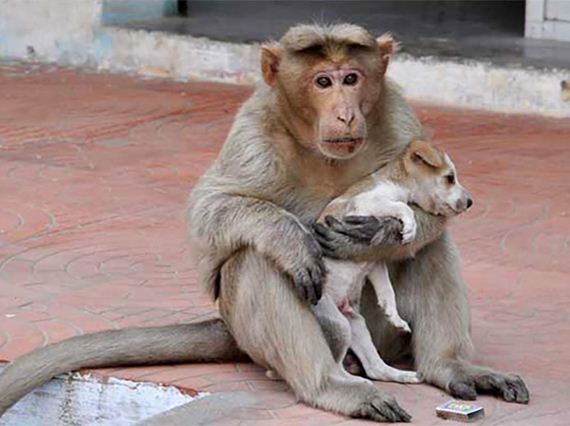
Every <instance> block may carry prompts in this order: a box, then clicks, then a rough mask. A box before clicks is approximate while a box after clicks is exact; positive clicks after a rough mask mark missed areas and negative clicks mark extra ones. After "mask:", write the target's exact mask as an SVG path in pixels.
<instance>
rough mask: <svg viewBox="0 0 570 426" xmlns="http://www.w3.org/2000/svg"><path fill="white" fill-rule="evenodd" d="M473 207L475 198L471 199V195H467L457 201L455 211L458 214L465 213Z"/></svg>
mask: <svg viewBox="0 0 570 426" xmlns="http://www.w3.org/2000/svg"><path fill="white" fill-rule="evenodd" d="M472 205H473V198H471V194H469V193H465V194H464V195H463V196H462V197H460V198H459V199H458V200H457V203H456V204H455V211H456V212H457V213H461V212H464V211H466V210H469V208H470V207H471V206H472Z"/></svg>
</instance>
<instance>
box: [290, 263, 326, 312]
mask: <svg viewBox="0 0 570 426" xmlns="http://www.w3.org/2000/svg"><path fill="white" fill-rule="evenodd" d="M325 276H326V273H325V268H324V265H323V266H322V267H321V266H318V265H315V266H313V267H311V268H307V269H300V270H298V271H297V272H295V274H294V275H293V282H294V284H295V288H296V290H297V294H298V295H299V297H300V298H301V299H303V300H306V301H308V302H309V303H310V304H312V305H316V304H317V303H318V302H319V300H320V298H321V296H322V294H323V282H324V280H325Z"/></svg>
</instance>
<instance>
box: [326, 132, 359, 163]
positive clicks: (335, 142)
mask: <svg viewBox="0 0 570 426" xmlns="http://www.w3.org/2000/svg"><path fill="white" fill-rule="evenodd" d="M364 142H365V139H364V138H354V137H343V138H328V139H322V140H321V143H320V144H319V145H320V148H321V151H322V152H323V154H325V155H326V156H327V157H331V158H335V159H347V158H351V157H352V156H353V155H355V154H356V153H357V152H359V151H360V148H362V147H363V146H364Z"/></svg>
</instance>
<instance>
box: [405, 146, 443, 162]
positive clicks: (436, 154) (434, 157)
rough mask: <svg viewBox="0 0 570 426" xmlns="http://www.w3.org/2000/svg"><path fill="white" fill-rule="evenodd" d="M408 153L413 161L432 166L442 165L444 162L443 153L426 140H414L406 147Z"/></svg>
mask: <svg viewBox="0 0 570 426" xmlns="http://www.w3.org/2000/svg"><path fill="white" fill-rule="evenodd" d="M408 155H409V157H410V159H411V160H412V162H414V163H422V164H425V165H427V166H430V167H434V168H439V167H442V166H443V164H444V159H443V153H442V152H441V151H440V150H439V149H437V148H436V147H435V146H433V145H432V144H431V143H429V142H426V141H422V140H414V141H413V142H412V143H411V144H410V146H409V147H408Z"/></svg>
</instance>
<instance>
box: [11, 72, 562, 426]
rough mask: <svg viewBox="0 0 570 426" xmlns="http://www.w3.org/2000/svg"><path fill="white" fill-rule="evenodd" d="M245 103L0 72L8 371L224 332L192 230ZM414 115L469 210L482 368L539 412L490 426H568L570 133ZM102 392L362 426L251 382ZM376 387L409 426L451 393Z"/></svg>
mask: <svg viewBox="0 0 570 426" xmlns="http://www.w3.org/2000/svg"><path fill="white" fill-rule="evenodd" d="M249 92H250V89H248V88H244V87H237V86H229V85H218V84H209V83H191V84H181V83H171V82H162V81H142V80H137V79H133V78H130V77H126V76H109V75H93V74H82V73H78V72H76V71H70V70H62V69H57V68H53V67H47V66H42V67H35V68H31V67H29V66H28V67H26V68H24V67H23V66H20V65H14V64H3V65H0V117H1V120H0V193H1V194H2V197H1V200H0V357H1V358H2V359H5V360H10V359H13V358H14V357H16V356H18V355H21V354H23V353H25V352H27V351H29V350H31V349H33V348H35V347H38V346H41V345H45V344H47V343H49V342H52V341H56V340H60V339H63V338H65V337H69V336H73V335H77V334H80V333H85V332H90V331H96V330H102V329H108V328H118V327H124V326H129V325H151V324H155V325H159V324H169V323H174V322H188V321H195V320H199V319H203V318H207V317H210V316H212V315H214V313H215V311H214V306H213V305H212V304H211V303H210V302H209V300H208V299H207V298H206V297H205V296H204V295H203V294H202V293H201V292H200V289H199V286H198V285H197V283H196V274H195V271H194V270H193V267H192V262H191V260H190V259H189V256H188V254H189V253H188V247H187V246H186V245H185V241H184V232H183V231H184V218H183V212H184V206H185V201H186V198H187V195H188V193H189V190H190V189H191V187H192V183H193V182H195V180H196V179H197V177H198V176H200V174H201V173H202V172H203V171H204V170H205V168H206V167H207V166H208V164H210V162H211V161H212V160H213V159H214V158H215V156H216V153H217V151H218V150H219V148H220V146H221V144H222V142H223V140H224V137H225V134H226V132H227V130H228V128H229V126H230V124H231V122H232V118H233V114H234V113H235V111H236V108H237V107H238V106H239V104H240V103H241V102H242V101H243V100H244V99H245V98H246V97H247V96H248V94H249ZM416 108H417V112H418V115H419V116H420V118H421V119H422V121H423V122H424V123H425V124H426V126H427V127H428V128H429V129H430V131H431V132H432V133H433V134H434V137H435V139H436V140H438V141H439V142H440V143H441V144H442V145H443V146H444V147H445V148H446V149H447V150H449V152H450V153H451V154H452V155H453V157H454V159H455V161H456V164H457V166H458V168H459V171H460V174H461V176H462V178H463V179H462V180H463V182H464V184H465V185H466V186H468V187H469V188H470V190H471V191H472V192H473V194H474V197H475V200H476V203H475V207H474V208H473V210H472V211H470V212H469V213H468V214H466V215H465V216H464V217H462V218H461V219H460V220H458V221H457V222H456V223H455V224H454V225H453V227H454V233H455V236H456V239H457V241H458V244H459V246H460V249H461V251H462V254H463V263H464V273H465V276H466V278H467V281H468V283H469V286H470V292H471V301H472V306H473V334H474V340H475V344H476V346H477V349H478V352H477V360H478V361H480V362H481V363H484V364H486V365H489V366H491V367H495V368H498V369H502V370H512V371H516V372H519V373H521V374H522V375H524V377H525V378H526V380H527V381H528V384H529V387H530V389H531V392H532V397H533V398H532V402H531V404H530V405H529V406H517V405H511V404H506V403H504V402H501V401H498V400H495V399H493V398H488V397H484V398H481V399H480V402H481V403H482V404H483V405H484V406H485V408H486V410H487V413H488V414H487V418H486V420H484V421H483V422H481V423H480V424H485V425H499V424H500V425H505V424H510V425H515V424H516V425H562V424H568V423H569V422H570V421H569V420H568V418H569V417H568V416H569V415H570V411H569V410H570V408H569V407H570V387H569V385H568V383H570V368H569V367H568V360H569V359H570V343H569V342H570V310H569V309H570V308H569V307H570V288H569V285H570V253H569V240H570V218H569V216H570V179H569V177H570V174H569V170H570V145H569V143H570V119H566V120H555V119H547V118H541V117H528V116H509V115H502V114H489V113H483V112H474V111H463V110H455V109H449V108H441V107H434V106H426V105H416ZM95 374H99V375H102V376H104V377H107V376H109V375H113V376H118V377H124V378H130V379H134V380H150V381H156V382H161V383H174V384H176V385H178V386H181V387H183V388H186V389H197V390H208V391H221V390H242V389H246V390H254V391H259V392H260V393H261V394H263V395H264V398H266V401H267V406H266V407H265V408H266V409H264V410H263V409H261V410H260V409H259V408H257V409H256V410H253V409H244V410H243V412H240V414H239V416H238V417H239V420H240V423H239V424H256V425H257V424H260V425H261V424H268V423H274V424H279V425H296V424H303V425H311V424H336V423H342V424H352V423H354V421H352V420H348V419H345V418H343V417H339V416H334V415H332V414H329V413H324V412H320V411H318V410H314V409H311V408H309V407H306V406H304V405H302V404H298V403H296V401H295V399H294V398H293V397H292V395H291V394H290V393H289V392H288V391H287V390H286V387H285V386H284V384H283V383H280V382H272V381H269V380H267V379H266V377H265V375H264V374H263V371H262V370H261V369H260V368H258V367H256V366H253V365H248V364H239V365H231V364H225V365H211V364H209V365H192V366H180V367H156V368H150V367H149V368H129V369H106V370H100V371H98V372H95ZM381 386H382V387H383V388H384V389H386V390H387V391H388V392H391V393H393V394H395V395H396V396H397V397H398V399H399V401H400V403H401V404H402V405H403V406H404V407H406V408H408V409H409V411H410V412H411V413H412V414H413V415H414V417H415V423H416V424H426V425H434V424H439V423H440V421H438V420H437V419H436V417H435V415H434V407H435V406H436V405H437V404H439V403H441V402H443V401H445V400H446V399H448V397H447V396H446V395H444V394H443V393H442V392H441V391H439V390H437V389H434V388H432V387H429V386H425V385H420V386H402V385H397V384H382V385H381ZM235 420H236V424H237V421H238V419H237V418H236V419H235ZM441 423H442V424H443V422H441ZM224 424H229V423H227V422H226V423H224ZM354 424H356V423H354ZM358 424H361V422H358Z"/></svg>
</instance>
